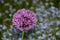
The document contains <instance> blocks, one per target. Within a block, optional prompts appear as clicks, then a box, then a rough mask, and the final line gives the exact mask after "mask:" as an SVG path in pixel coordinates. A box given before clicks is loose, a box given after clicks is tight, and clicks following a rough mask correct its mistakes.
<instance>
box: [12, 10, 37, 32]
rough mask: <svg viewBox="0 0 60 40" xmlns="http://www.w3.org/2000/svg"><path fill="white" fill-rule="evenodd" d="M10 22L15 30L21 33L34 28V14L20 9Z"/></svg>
mask: <svg viewBox="0 0 60 40" xmlns="http://www.w3.org/2000/svg"><path fill="white" fill-rule="evenodd" d="M12 22H13V25H14V26H15V27H16V28H17V29H19V30H21V31H23V30H29V29H31V28H33V27H35V26H36V22H37V18H36V14H35V13H34V12H32V11H30V10H25V9H20V10H18V11H17V12H16V13H15V14H14V15H13V19H12Z"/></svg>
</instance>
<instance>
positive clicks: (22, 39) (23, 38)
mask: <svg viewBox="0 0 60 40" xmlns="http://www.w3.org/2000/svg"><path fill="white" fill-rule="evenodd" d="M22 40H24V31H23V32H22Z"/></svg>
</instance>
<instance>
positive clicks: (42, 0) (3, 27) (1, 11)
mask: <svg viewBox="0 0 60 40" xmlns="http://www.w3.org/2000/svg"><path fill="white" fill-rule="evenodd" d="M19 9H29V10H32V11H34V12H35V13H36V15H37V19H38V22H37V26H36V28H34V29H32V30H29V31H26V32H25V35H24V40H60V0H0V40H22V38H21V36H22V35H21V34H22V32H21V31H19V30H17V29H16V28H14V27H13V25H12V16H13V14H14V13H15V12H16V11H17V10H19Z"/></svg>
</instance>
